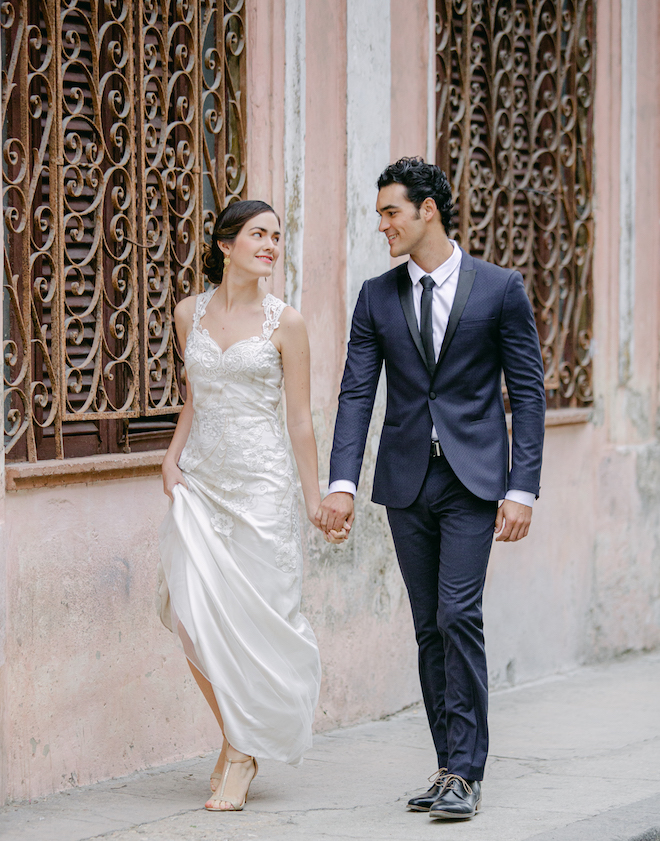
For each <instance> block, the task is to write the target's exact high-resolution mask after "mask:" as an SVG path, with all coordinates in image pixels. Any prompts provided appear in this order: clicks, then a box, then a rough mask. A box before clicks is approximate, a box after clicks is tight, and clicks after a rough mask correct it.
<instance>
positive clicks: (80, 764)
mask: <svg viewBox="0 0 660 841" xmlns="http://www.w3.org/2000/svg"><path fill="white" fill-rule="evenodd" d="M597 8H598V19H597V27H598V28H597V39H596V40H597V44H596V47H597V50H596V55H597V62H598V63H597V80H598V82H597V87H596V121H595V138H596V162H595V168H596V182H595V183H596V250H595V262H594V298H595V321H594V335H595V341H596V345H595V348H596V355H595V362H594V384H595V397H596V399H595V404H594V412H593V418H592V420H591V421H590V422H589V423H580V424H572V425H561V426H550V427H549V428H548V430H547V444H546V451H545V463H544V469H543V476H542V493H541V498H540V500H539V501H538V503H537V505H536V508H535V511H534V519H533V528H532V532H531V534H530V536H529V538H527V539H526V540H525V541H524V542H523V543H521V544H518V545H512V546H506V545H497V546H496V547H495V549H494V552H493V556H492V562H491V565H490V570H489V576H488V581H487V588H486V594H485V621H486V631H487V636H488V651H489V658H490V672H491V681H492V683H493V685H505V684H510V683H517V682H521V681H525V680H530V679H534V678H538V677H541V676H543V675H548V674H552V673H554V672H557V671H561V670H563V669H567V668H571V667H573V666H575V665H578V664H580V663H583V662H586V661H589V660H593V659H595V658H601V657H608V656H613V655H616V654H618V653H620V652H623V651H626V650H629V649H641V648H650V647H653V646H657V645H660V630H659V627H660V592H659V590H658V587H659V584H658V582H659V581H660V551H659V550H658V546H660V514H659V508H660V491H659V490H658V489H659V488H660V445H659V444H658V440H657V435H658V433H657V427H658V423H657V421H658V415H657V409H658V406H657V404H658V358H659V346H658V334H659V332H660V330H659V327H660V292H659V288H658V287H659V284H658V273H659V271H660V254H659V253H658V249H659V248H660V245H659V242H660V237H659V236H658V230H657V227H658V220H659V219H660V206H659V205H660V178H659V175H660V173H659V171H658V169H659V161H660V156H659V155H658V151H659V150H658V137H659V134H658V133H659V131H660V118H659V114H658V102H659V101H660V97H659V96H658V94H659V93H660V91H658V84H659V80H660V73H659V72H658V71H659V69H660V68H659V67H658V61H659V58H658V56H659V55H660V50H659V49H658V46H660V43H659V41H660V38H659V29H660V14H659V10H658V8H657V4H656V3H655V2H654V0H639V3H638V15H639V27H638V28H639V32H638V39H639V56H640V60H639V74H638V89H637V98H638V101H637V113H638V134H637V216H636V221H637V225H636V240H635V242H636V260H637V275H636V299H635V309H634V334H635V347H636V353H635V357H634V365H633V371H632V376H631V378H630V380H629V381H628V382H627V383H625V384H623V385H620V384H618V373H617V372H618V343H619V312H618V295H619V291H618V290H619V263H618V260H619V258H618V253H619V252H618V238H619V192H618V177H619V167H620V158H619V141H618V138H619V114H618V110H617V109H618V106H617V103H618V97H619V88H620V68H619V50H620V29H619V23H618V22H619V19H620V9H619V4H618V0H609V2H608V0H601V2H599V3H598V5H597ZM426 9H427V4H426V0H414V2H411V3H406V4H401V3H392V4H391V79H392V84H391V134H390V149H391V154H392V157H397V156H399V155H401V154H424V152H425V149H426V136H427V119H428V115H427V111H426V106H427V61H428V49H427V44H428V21H427V18H426ZM284 14H285V0H254V2H252V3H248V36H249V42H248V45H249V50H250V56H251V59H250V67H249V74H248V89H249V95H248V103H249V113H248V135H249V144H248V148H249V173H250V194H251V196H254V197H260V198H264V199H266V200H268V201H271V202H272V203H273V205H274V206H275V207H276V209H278V210H280V212H281V213H282V215H283V216H284V210H285V208H284V203H285V189H284V172H283V164H282V161H283V156H282V147H283V142H284V128H285V127H284V121H283V113H284V108H283V106H284V97H285V85H284V60H285V51H286V44H285V27H284ZM345 21H346V2H345V0H338V1H337V2H331V0H307V17H306V39H307V51H306V73H307V88H306V101H305V108H306V125H305V129H306V141H305V144H306V145H305V148H306V164H305V195H304V220H303V221H304V257H303V266H302V278H303V285H302V311H303V314H304V315H305V317H306V320H307V324H308V328H309V333H310V337H311V340H312V371H313V410H314V420H315V425H316V429H317V434H318V439H319V450H320V457H321V468H322V470H321V472H322V481H325V480H327V466H326V465H327V457H328V453H329V448H330V442H331V435H332V421H333V415H334V411H335V406H336V394H337V389H338V384H339V378H340V376H341V369H342V365H343V358H344V353H345V337H346V300H345V294H346V293H345V277H346V270H347V267H346V253H347V250H346V242H347V230H346V202H347V189H349V188H350V185H349V186H348V187H347V183H346V181H347V179H346V155H347V148H348V144H350V143H358V142H359V138H351V137H347V134H346V86H347V81H346V33H345V28H346V24H345ZM642 57H643V60H642ZM431 119H433V117H432V115H431ZM374 198H375V190H374ZM285 236H286V232H285ZM274 290H275V292H276V293H277V294H280V295H281V294H283V290H284V275H283V272H282V269H281V267H280V269H279V273H278V274H277V275H276V277H275V280H274ZM376 444H377V436H372V439H371V440H370V442H369V444H368V447H367V454H366V459H365V474H364V475H365V481H364V487H363V488H361V500H360V513H359V518H358V521H357V522H356V526H355V533H354V534H353V535H352V538H351V542H350V543H349V544H347V545H345V546H343V547H340V548H332V547H328V546H327V545H326V544H324V543H323V542H322V541H320V540H319V539H318V538H317V537H316V535H315V534H314V533H313V532H312V529H311V527H307V528H306V529H305V536H304V544H305V552H306V580H305V588H304V609H305V612H306V613H307V615H308V616H309V618H310V620H311V622H312V624H313V626H314V628H315V630H316V632H317V634H318V638H319V643H320V645H321V651H322V658H323V664H324V683H323V689H322V697H321V703H320V705H319V711H318V715H317V727H318V728H319V729H323V728H327V727H330V726H336V725H338V724H345V723H348V722H351V721H356V720H359V719H362V718H369V717H376V716H379V715H383V714H386V713H389V712H393V711H395V710H396V709H400V708H401V707H403V706H405V705H406V704H408V703H411V702H413V701H415V700H417V699H418V698H419V686H418V682H417V678H416V674H415V671H416V656H415V645H414V639H413V633H412V623H411V620H410V613H409V608H408V605H407V601H406V597H405V593H404V590H403V586H402V584H401V580H400V576H399V573H398V570H397V568H396V563H395V561H394V557H393V550H392V544H391V538H390V536H389V534H388V530H387V526H386V523H385V518H384V512H383V510H382V509H381V508H379V507H377V506H374V505H372V504H371V503H369V502H368V501H367V500H368V495H369V488H368V485H369V478H370V475H371V472H372V470H373V460H374V452H375V445H376ZM166 506H167V500H166V499H165V497H164V496H163V494H162V491H161V488H160V481H159V479H158V478H157V477H151V478H142V479H125V480H121V481H110V482H98V483H96V484H90V485H84V484H76V485H61V486H57V487H50V488H42V489H35V490H23V491H18V492H16V491H12V492H9V493H8V494H7V496H6V498H5V500H4V503H0V507H1V510H0V520H1V519H2V517H3V516H4V517H5V519H6V523H7V524H8V525H7V526H6V528H5V531H4V533H3V535H4V537H3V541H2V544H1V545H0V552H1V553H4V554H0V593H1V592H2V587H3V586H5V585H6V598H5V599H4V600H3V602H2V605H6V613H7V634H6V639H5V643H4V649H3V648H2V618H3V607H2V606H0V654H2V653H4V660H3V659H2V657H0V702H1V703H2V713H1V714H0V728H2V729H1V730H0V735H2V737H3V742H4V748H3V756H2V763H1V764H0V788H1V791H0V795H1V796H2V798H10V799H16V798H23V797H34V796H37V795H40V794H44V793H48V792H51V791H54V790H58V789H62V788H66V787H68V786H74V785H80V784H84V783H88V782H92V781H94V780H98V779H102V778H106V777H110V776H116V775H120V774H124V773H127V772H128V771H131V770H134V769H136V768H141V767H146V766H151V765H157V764H159V763H162V762H167V761H169V760H171V759H175V758H179V757H183V756H190V755H193V754H195V753H198V752H201V751H203V750H207V749H210V748H212V747H214V746H215V745H217V741H218V737H217V730H216V728H215V724H214V722H213V720H212V717H211V715H210V714H209V712H208V710H207V709H206V707H205V705H204V703H203V701H202V700H201V698H200V696H199V694H198V692H197V690H196V688H195V687H194V686H193V685H192V681H191V679H190V677H189V674H188V671H187V668H186V666H185V663H184V658H183V655H182V653H181V652H180V650H179V649H178V648H177V647H176V646H175V644H174V642H173V638H172V637H171V635H170V634H169V633H168V632H167V631H165V630H164V629H163V628H162V627H161V626H160V623H159V621H158V618H157V617H156V615H155V609H154V595H155V592H154V590H155V582H154V571H155V566H156V563H157V546H156V528H157V525H158V523H159V522H160V520H161V518H162V516H163V513H164V511H165V509H166ZM0 524H1V523H0ZM3 557H4V558H5V561H6V570H5V572H4V573H3V572H2V571H3V566H2V558H3Z"/></svg>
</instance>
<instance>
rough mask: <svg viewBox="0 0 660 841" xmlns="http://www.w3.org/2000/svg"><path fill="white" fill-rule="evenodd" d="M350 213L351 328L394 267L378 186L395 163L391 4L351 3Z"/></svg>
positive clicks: (348, 26) (362, 0) (352, 0)
mask: <svg viewBox="0 0 660 841" xmlns="http://www.w3.org/2000/svg"><path fill="white" fill-rule="evenodd" d="M346 18H347V21H346V32H347V44H346V47H347V91H346V99H347V101H346V135H347V138H346V140H347V144H346V145H347V158H346V212H347V222H348V231H347V258H348V259H347V269H346V275H347V278H346V283H347V288H346V293H347V294H346V306H347V310H348V324H349V327H350V319H351V316H352V314H353V307H354V306H355V301H356V299H357V296H358V293H359V291H360V287H361V286H362V283H363V282H364V281H365V280H367V278H370V277H374V276H375V275H379V274H382V273H383V272H385V271H387V270H388V269H389V267H390V257H389V250H388V248H387V245H386V243H385V238H384V236H383V235H382V234H380V233H378V217H377V215H376V209H375V208H376V195H377V190H376V180H377V178H378V176H379V175H380V173H381V172H382V170H383V169H384V168H385V167H386V166H387V165H388V163H390V134H391V132H390V110H391V108H390V88H391V56H390V41H391V38H390V27H391V21H390V3H389V0H347V5H346Z"/></svg>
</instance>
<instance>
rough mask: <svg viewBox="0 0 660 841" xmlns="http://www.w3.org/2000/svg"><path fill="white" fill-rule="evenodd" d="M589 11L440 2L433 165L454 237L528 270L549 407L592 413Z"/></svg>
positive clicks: (570, 3)
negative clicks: (446, 188) (446, 197)
mask: <svg viewBox="0 0 660 841" xmlns="http://www.w3.org/2000/svg"><path fill="white" fill-rule="evenodd" d="M593 5H594V4H593V0H558V2H550V0H437V2H436V107H437V116H436V162H437V163H438V164H439V165H440V166H442V167H443V169H445V170H446V171H447V173H448V175H449V178H450V181H451V183H452V188H453V193H454V197H455V200H456V215H455V219H454V221H455V230H454V235H455V236H456V238H457V239H458V240H459V241H460V242H461V243H462V244H463V246H464V247H465V248H466V249H467V250H468V251H470V253H472V254H474V255H475V256H478V257H481V258H483V259H485V260H490V261H492V262H494V263H497V264H499V265H502V266H510V267H515V268H517V269H519V270H520V271H521V273H522V275H523V277H524V279H525V284H526V288H527V291H528V294H529V295H530V298H531V300H532V304H533V306H534V310H535V314H536V320H537V326H538V329H539V336H540V339H541V347H542V354H543V361H544V365H545V386H546V392H547V395H548V405H549V406H551V407H554V408H563V407H576V406H585V405H588V404H589V403H591V401H592V400H593V393H592V384H591V325H592V306H593V301H592V276H591V272H592V266H591V263H592V253H593V207H592V196H593V189H592V188H593V180H592V179H593V175H592V172H593V170H592V157H593V137H592V106H593V101H592V91H593V73H594V67H593V55H592V44H593V31H594V21H593V15H594V9H593Z"/></svg>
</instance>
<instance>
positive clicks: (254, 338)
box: [193, 286, 277, 356]
mask: <svg viewBox="0 0 660 841" xmlns="http://www.w3.org/2000/svg"><path fill="white" fill-rule="evenodd" d="M219 288H220V287H219V286H216V288H215V289H209V290H208V291H207V292H202V293H201V295H200V298H201V297H202V295H205V296H207V297H206V300H203V299H202V306H201V307H200V310H199V312H198V313H196V316H197V317H196V318H195V319H194V320H193V330H195V329H197V331H198V332H199V333H201V334H202V335H203V336H204V337H205V338H207V339H209V340H210V341H211V342H213V344H214V345H215V346H216V347H217V349H218V350H219V351H220V353H221V354H222V356H224V355H225V354H226V353H227V352H228V351H230V350H231V349H232V348H233V347H236V345H242V344H244V343H245V342H254V341H267V342H270V343H271V344H273V343H272V341H271V339H270V336H266V329H267V327H268V326H269V318H268V313H267V312H266V303H267V301H268V299H269V298H273V299H274V300H277V298H275V296H274V295H273V294H272V293H271V292H266V294H265V296H264V297H263V299H262V301H261V307H262V309H263V311H264V315H265V316H266V318H265V319H264V322H263V324H262V325H261V335H260V336H256V335H254V336H247V337H246V338H245V339H237V340H236V341H235V342H232V343H231V344H230V345H228V346H227V347H226V348H222V347H221V345H220V343H219V342H218V341H217V340H216V339H214V338H213V336H212V335H211V334H210V333H209V331H208V330H207V329H206V327H202V319H203V318H204V316H205V315H206V308H207V307H208V305H209V303H210V302H211V298H212V297H213V296H214V295H215V293H216V292H217V291H218V289H219ZM209 292H210V293H211V294H209ZM195 308H197V304H196V305H195ZM273 347H275V345H273ZM275 350H277V348H275Z"/></svg>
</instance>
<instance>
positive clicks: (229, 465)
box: [160, 201, 345, 811]
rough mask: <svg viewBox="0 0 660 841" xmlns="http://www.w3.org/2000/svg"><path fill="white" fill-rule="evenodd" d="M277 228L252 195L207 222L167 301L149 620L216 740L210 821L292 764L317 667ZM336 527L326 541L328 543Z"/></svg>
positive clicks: (297, 327) (314, 494) (298, 374)
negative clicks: (277, 280) (174, 344)
mask: <svg viewBox="0 0 660 841" xmlns="http://www.w3.org/2000/svg"><path fill="white" fill-rule="evenodd" d="M279 240H280V222H279V218H278V217H277V215H276V213H275V211H274V210H273V209H272V208H271V207H270V206H269V205H267V204H265V203H264V202H261V201H241V202H236V203H234V204H230V205H229V206H228V207H227V208H226V209H225V210H224V211H223V212H222V213H221V214H220V215H219V217H218V219H217V222H216V225H215V228H214V231H213V242H212V245H211V248H210V251H209V252H208V253H207V255H206V257H205V261H204V268H205V274H206V276H207V278H208V280H209V281H210V282H211V283H212V284H214V286H213V287H212V288H211V289H209V290H208V291H206V292H202V294H201V295H197V296H194V297H190V298H186V299H184V300H183V301H181V302H180V303H179V304H178V305H177V307H176V309H175V311H174V319H175V324H176V330H177V335H178V338H179V342H180V346H181V347H185V368H186V384H187V387H186V391H187V395H186V402H185V405H184V407H183V410H182V411H181V414H180V416H179V421H178V423H177V427H176V431H175V433H174V436H173V438H172V442H171V444H170V446H169V449H168V450H167V454H166V456H165V459H164V461H163V485H164V490H165V493H166V494H167V495H168V496H169V497H170V499H171V500H172V504H171V506H170V509H169V511H168V514H167V515H166V517H165V520H164V522H163V524H162V526H161V529H160V552H161V568H162V573H163V574H164V582H163V585H162V590H163V591H164V595H163V593H162V592H161V617H162V618H163V621H165V622H166V624H167V625H168V627H170V629H171V630H174V631H175V633H177V634H178V636H179V638H180V639H181V642H182V644H183V648H184V650H185V653H186V656H187V658H188V661H189V665H190V668H191V670H192V673H193V675H194V678H195V680H196V681H197V684H198V685H199V688H200V689H201V691H202V693H203V695H204V697H205V699H206V701H207V702H208V704H209V706H210V707H211V709H212V711H213V713H214V715H215V717H216V719H217V721H218V724H219V725H220V728H221V731H222V733H223V737H224V738H223V747H222V750H221V753H220V757H219V759H218V762H217V764H216V767H215V770H214V772H213V774H212V775H211V790H212V791H213V795H212V797H211V798H210V800H208V801H207V803H206V808H207V809H209V810H211V811H236V810H240V809H242V808H243V806H244V804H245V801H246V799H247V794H248V789H249V787H250V783H251V782H252V780H253V779H254V777H255V776H256V774H257V770H258V765H257V757H260V758H261V757H265V758H269V759H278V760H282V761H284V762H288V763H292V764H298V763H299V762H300V761H301V759H302V755H303V753H304V752H305V751H306V750H307V749H308V748H309V747H311V741H312V722H313V719H314V710H315V707H316V703H317V701H318V695H319V685H320V680H321V665H320V660H319V652H318V647H317V644H316V639H315V637H314V633H313V631H312V629H311V627H310V625H309V623H308V622H307V620H306V619H305V618H304V617H303V616H302V615H301V613H300V595H301V579H302V551H301V543H300V526H299V522H298V501H297V497H296V480H295V478H294V474H293V468H292V465H291V461H290V459H289V454H288V450H287V443H286V440H285V438H284V435H283V433H282V429H281V425H280V422H279V419H278V408H279V405H280V398H281V387H282V383H283V382H284V385H285V388H286V420H287V427H288V432H289V437H290V439H291V444H292V448H293V454H294V456H295V459H296V464H297V466H298V472H299V475H300V481H301V485H302V491H303V496H304V499H305V508H306V510H307V516H308V517H309V519H310V520H311V521H312V522H314V516H315V514H316V513H317V510H318V508H319V505H320V502H321V499H320V493H319V482H318V465H317V454H316V442H315V439H314V431H313V428H312V417H311V411H310V399H309V379H310V374H309V343H308V339H307V331H306V329H305V324H304V321H303V319H302V316H301V315H300V314H299V313H297V312H296V311H295V310H293V309H292V308H291V307H288V306H287V305H286V304H285V303H283V302H282V301H280V300H279V299H278V298H276V297H274V296H273V295H271V294H270V293H266V292H265V290H264V288H263V286H262V285H261V284H260V278H264V277H269V276H270V275H271V274H272V272H273V266H274V264H275V261H276V260H277V258H278V255H279V251H280V246H279ZM344 536H345V533H339V534H337V533H334V534H333V535H331V536H330V540H331V541H332V542H338V541H340V540H341V539H342V538H343V537H344Z"/></svg>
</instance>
